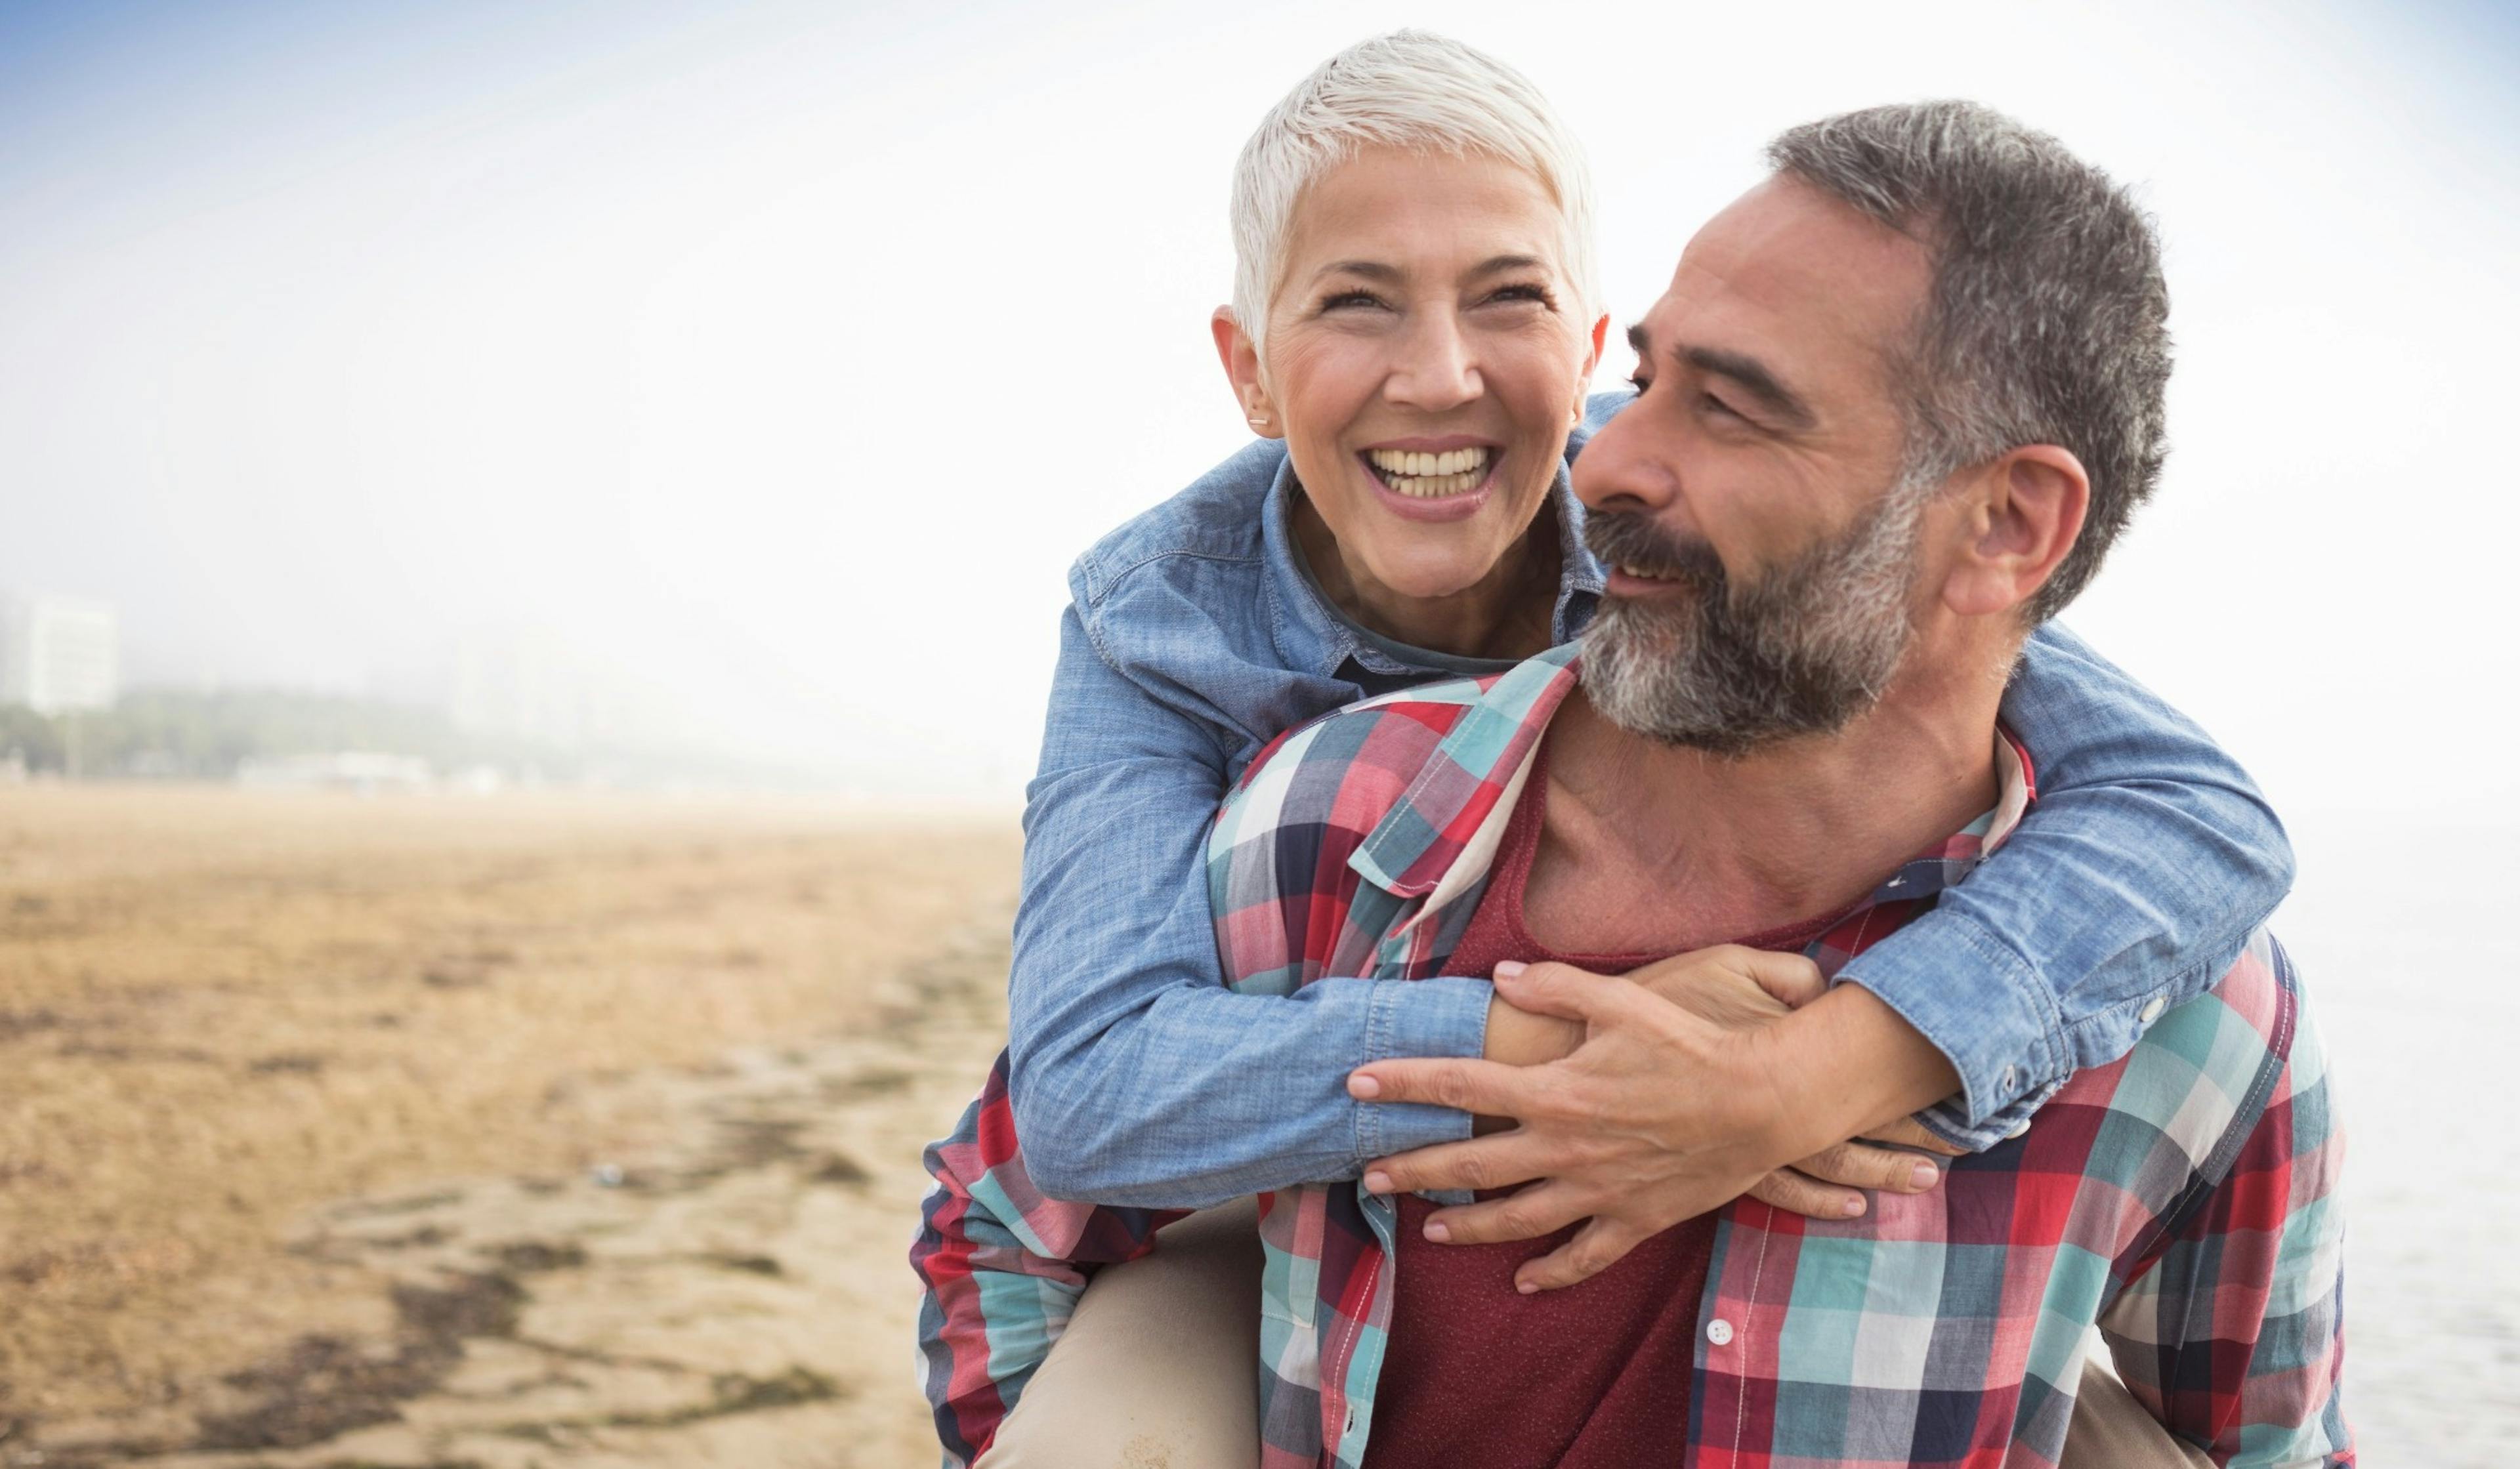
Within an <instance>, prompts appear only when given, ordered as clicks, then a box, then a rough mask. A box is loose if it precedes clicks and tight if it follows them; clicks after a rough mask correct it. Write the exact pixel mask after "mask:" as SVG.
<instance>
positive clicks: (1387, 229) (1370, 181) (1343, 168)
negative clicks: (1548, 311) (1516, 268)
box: [1286, 149, 1566, 281]
mask: <svg viewBox="0 0 2520 1469" xmlns="http://www.w3.org/2000/svg"><path fill="white" fill-rule="evenodd" d="M1288 223H1289V226H1290V228H1289V230H1288V234H1287V265H1288V267H1289V270H1288V272H1287V277H1286V278H1287V279H1288V280H1289V281H1301V280H1304V279H1307V278H1309V277H1311V276H1313V275H1316V274H1319V273H1321V272H1322V271H1324V270H1325V269H1326V268H1329V267H1333V266H1336V265H1339V264H1342V263H1349V264H1358V265H1367V266H1377V265H1378V266H1381V267H1384V268H1387V269H1392V270H1399V271H1404V272H1408V273H1410V274H1417V273H1419V272H1422V271H1426V270H1429V269H1448V270H1452V271H1459V270H1463V269H1468V268H1472V267H1476V266H1479V265H1482V264H1484V263H1486V262H1490V261H1492V260H1496V259H1500V258H1520V259H1524V260H1527V261H1537V262H1540V263H1541V264H1543V265H1544V266H1545V267H1546V268H1548V269H1551V270H1558V271H1562V270H1563V269H1564V264H1565V262H1564V255H1565V249H1566V240H1565V217H1564V215H1563V214H1562V213H1561V212H1560V210H1559V209H1558V206H1557V202H1556V200H1554V199H1553V198H1552V197H1551V195H1550V192H1549V189H1548V187H1547V186H1546V185H1545V184H1543V183H1542V182H1541V181H1540V179H1539V177H1538V176H1537V175H1535V174H1533V173H1532V172H1531V171H1530V170H1529V169H1526V168H1523V167H1520V166H1518V165H1516V164H1513V163H1509V162H1507V161H1505V160H1503V159H1500V158H1495V157H1490V156H1484V155H1471V156H1449V155H1442V154H1422V153H1405V152H1401V151H1398V150H1391V149H1373V150H1368V151H1366V152H1364V153H1361V154H1359V155H1358V156H1355V157H1352V158H1349V159H1347V160H1346V161H1344V162H1341V163H1339V164H1337V165H1335V166H1333V167H1332V168H1330V169H1329V170H1328V171H1327V172H1325V173H1324V174H1323V175H1322V176H1321V178H1319V179H1318V180H1316V181H1315V182H1314V183H1313V185H1312V187H1310V188H1308V189H1306V190H1305V191H1304V194H1303V196H1302V197H1301V198H1300V199H1299V200H1297V201H1296V204H1295V210H1294V213H1293V216H1292V217H1291V219H1290V220H1289V221H1288Z"/></svg>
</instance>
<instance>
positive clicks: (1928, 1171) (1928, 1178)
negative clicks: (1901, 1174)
mask: <svg viewBox="0 0 2520 1469" xmlns="http://www.w3.org/2000/svg"><path fill="white" fill-rule="evenodd" d="M1934 1178H1935V1174H1934V1165H1932V1164H1930V1163H1919V1164H1917V1165H1916V1186H1917V1187H1918V1188H1931V1187H1933V1186H1934Z"/></svg>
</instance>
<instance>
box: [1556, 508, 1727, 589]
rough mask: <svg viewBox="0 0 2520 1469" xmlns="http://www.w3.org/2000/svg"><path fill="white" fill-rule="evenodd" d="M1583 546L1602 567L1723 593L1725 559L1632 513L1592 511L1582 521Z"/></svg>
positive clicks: (1709, 548)
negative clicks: (1615, 567) (1670, 578)
mask: <svg viewBox="0 0 2520 1469" xmlns="http://www.w3.org/2000/svg"><path fill="white" fill-rule="evenodd" d="M1584 546H1585V549H1587V550H1589V551H1591V552H1592V553H1593V557H1594V559H1596V560H1598V561H1599V562H1600V563H1601V564H1603V565H1605V566H1625V567H1628V568H1629V569H1631V570H1634V571H1636V572H1638V573H1640V574H1642V575H1644V576H1665V577H1673V578H1677V579H1680V580H1684V581H1688V582H1693V583H1695V584H1696V585H1698V586H1700V587H1711V588H1714V589H1717V590H1719V591H1720V590H1722V589H1723V587H1724V586H1725V585H1726V578H1725V574H1724V559H1723V557H1721V556H1717V555H1716V554H1715V548H1714V547H1712V546H1710V545H1708V544H1707V543H1706V542H1704V541H1700V540H1693V539H1691V540H1684V539H1682V538H1680V537H1678V536H1675V535H1671V534H1669V533H1668V532H1666V531H1664V530H1663V528H1662V527H1661V526H1659V525H1656V524H1655V523H1654V522H1653V520H1652V519H1651V518H1650V517H1648V516H1645V515H1641V514H1637V513H1636V512H1632V511H1595V512H1591V513H1590V514H1588V515H1586V516H1585V517H1584Z"/></svg>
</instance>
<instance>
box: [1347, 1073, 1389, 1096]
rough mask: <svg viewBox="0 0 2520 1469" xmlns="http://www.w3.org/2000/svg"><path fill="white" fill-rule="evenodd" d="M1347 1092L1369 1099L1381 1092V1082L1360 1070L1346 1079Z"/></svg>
mask: <svg viewBox="0 0 2520 1469" xmlns="http://www.w3.org/2000/svg"><path fill="white" fill-rule="evenodd" d="M1347 1094H1348V1095H1350V1096H1355V1097H1362V1098H1365V1099H1367V1100H1371V1099H1373V1098H1374V1097H1377V1096H1380V1095H1381V1094H1382V1084H1381V1083H1380V1082H1378V1081H1375V1080H1374V1079H1373V1078H1372V1077H1370V1076H1367V1075H1365V1074H1363V1073H1361V1072H1360V1073H1359V1074H1357V1075H1355V1076H1352V1077H1349V1078H1348V1079H1347Z"/></svg>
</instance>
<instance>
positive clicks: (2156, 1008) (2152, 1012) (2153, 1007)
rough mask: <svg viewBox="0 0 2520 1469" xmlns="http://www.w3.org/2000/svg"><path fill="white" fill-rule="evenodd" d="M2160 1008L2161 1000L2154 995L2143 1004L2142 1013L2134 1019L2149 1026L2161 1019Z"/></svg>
mask: <svg viewBox="0 0 2520 1469" xmlns="http://www.w3.org/2000/svg"><path fill="white" fill-rule="evenodd" d="M2161 1006H2162V999H2161V997H2160V996H2158V995H2155V996H2154V997H2152V998H2151V999H2150V1000H2147V1001H2145V1002H2143V1013H2142V1014H2140V1015H2138V1016H2137V1017H2136V1018H2137V1019H2138V1020H2141V1021H2142V1022H2143V1023H2144V1024H2146V1025H2150V1024H2151V1023H2152V1022H2154V1021H2156V1020H2158V1019H2160V1018H2161Z"/></svg>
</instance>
